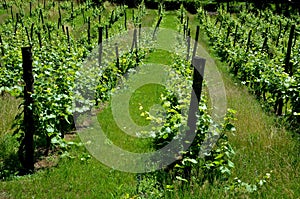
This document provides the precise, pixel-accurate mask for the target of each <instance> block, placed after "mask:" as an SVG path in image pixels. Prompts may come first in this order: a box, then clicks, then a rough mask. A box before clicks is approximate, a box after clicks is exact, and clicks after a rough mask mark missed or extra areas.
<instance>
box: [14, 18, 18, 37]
mask: <svg viewBox="0 0 300 199" xmlns="http://www.w3.org/2000/svg"><path fill="white" fill-rule="evenodd" d="M17 29H18V21H17V20H16V23H15V30H14V33H15V35H16V34H17Z"/></svg>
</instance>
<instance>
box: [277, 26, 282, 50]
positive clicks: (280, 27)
mask: <svg viewBox="0 0 300 199" xmlns="http://www.w3.org/2000/svg"><path fill="white" fill-rule="evenodd" d="M281 31H282V24H281V21H279V33H278V36H277V40H276V47H278V44H279V39H280V34H281Z"/></svg>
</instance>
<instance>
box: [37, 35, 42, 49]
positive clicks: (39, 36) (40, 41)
mask: <svg viewBox="0 0 300 199" xmlns="http://www.w3.org/2000/svg"><path fill="white" fill-rule="evenodd" d="M36 34H37V35H38V39H39V45H40V48H42V39H41V33H40V32H37V33H36Z"/></svg>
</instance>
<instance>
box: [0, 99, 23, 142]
mask: <svg viewBox="0 0 300 199" xmlns="http://www.w3.org/2000/svg"><path fill="white" fill-rule="evenodd" d="M19 104H20V100H17V99H15V98H14V97H11V96H9V95H8V94H3V96H2V97H0V136H3V135H6V134H10V133H11V128H10V127H11V125H12V124H13V121H14V117H15V116H16V115H17V113H18V106H19Z"/></svg>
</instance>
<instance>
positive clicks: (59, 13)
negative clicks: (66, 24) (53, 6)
mask: <svg viewBox="0 0 300 199" xmlns="http://www.w3.org/2000/svg"><path fill="white" fill-rule="evenodd" d="M58 15H59V17H58V18H59V19H61V12H60V6H58Z"/></svg>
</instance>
